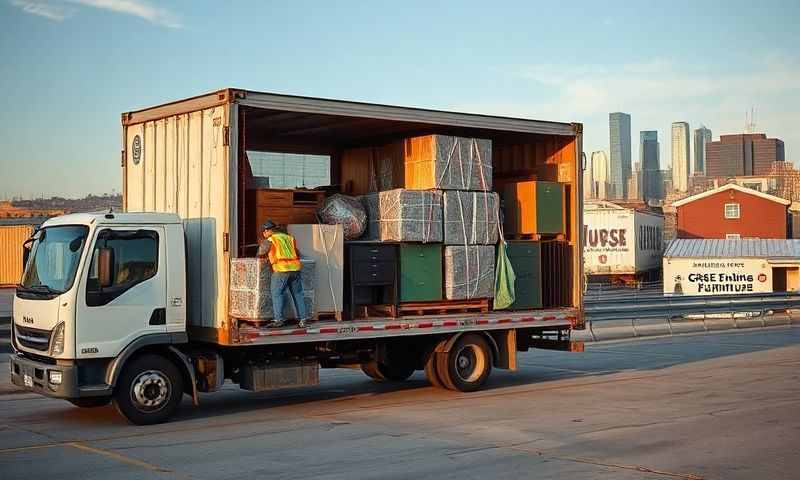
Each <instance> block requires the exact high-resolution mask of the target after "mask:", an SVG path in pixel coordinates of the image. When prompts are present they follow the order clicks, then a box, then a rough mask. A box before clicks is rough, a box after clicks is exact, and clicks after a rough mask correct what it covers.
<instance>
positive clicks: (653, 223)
mask: <svg viewBox="0 0 800 480" xmlns="http://www.w3.org/2000/svg"><path fill="white" fill-rule="evenodd" d="M663 229H664V216H663V215H661V214H659V213H656V212H651V211H646V210H639V209H634V208H626V207H624V206H620V205H617V204H615V203H612V202H607V201H602V200H601V201H588V202H586V204H585V205H584V210H583V242H584V243H583V265H584V270H585V272H586V274H587V275H590V276H591V277H593V278H595V279H597V278H598V277H603V278H606V279H609V280H611V281H612V282H615V283H626V284H628V283H634V282H637V281H640V280H656V279H657V278H658V275H659V273H660V269H661V255H662V253H663V251H664V249H663V240H662V239H663Z"/></svg>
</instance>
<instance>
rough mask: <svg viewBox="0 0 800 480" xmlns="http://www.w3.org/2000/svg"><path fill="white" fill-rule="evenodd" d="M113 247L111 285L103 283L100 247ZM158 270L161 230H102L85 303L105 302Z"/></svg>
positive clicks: (93, 305) (93, 257)
mask: <svg viewBox="0 0 800 480" xmlns="http://www.w3.org/2000/svg"><path fill="white" fill-rule="evenodd" d="M103 248H108V249H111V251H112V256H111V258H112V264H111V285H110V286H106V287H105V288H103V287H101V286H100V282H99V278H98V270H99V269H98V264H97V262H98V258H99V253H100V250H101V249H103ZM157 272H158V233H156V232H154V231H152V230H103V231H101V232H100V234H99V235H98V236H97V242H95V246H94V250H93V251H92V263H91V264H90V266H89V275H88V278H87V282H86V304H87V305H88V306H90V307H97V306H101V305H106V304H108V303H109V302H111V301H112V300H114V299H115V298H117V297H119V296H120V295H122V294H123V293H125V292H126V291H128V290H130V289H131V288H132V287H134V286H136V285H138V284H140V283H142V282H144V281H147V280H149V279H151V278H153V277H154V276H155V275H156V273H157Z"/></svg>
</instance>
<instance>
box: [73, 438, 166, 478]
mask: <svg viewBox="0 0 800 480" xmlns="http://www.w3.org/2000/svg"><path fill="white" fill-rule="evenodd" d="M65 445H68V446H70V447H73V448H77V449H78V450H83V451H86V452H91V453H96V454H98V455H102V456H104V457H108V458H111V459H114V460H117V461H119V462H122V463H127V464H129V465H135V466H137V467H141V468H144V469H147V470H150V471H152V472H159V473H174V472H173V471H172V470H168V469H166V468H163V467H159V466H158V465H153V464H152V463H147V462H145V461H142V460H137V459H135V458H130V457H126V456H125V455H122V454H119V453H117V452H112V451H111V450H106V449H104V448H97V447H90V446H89V445H84V444H83V443H78V442H70V443H67V444H65Z"/></svg>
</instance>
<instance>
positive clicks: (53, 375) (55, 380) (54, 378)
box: [49, 370, 62, 385]
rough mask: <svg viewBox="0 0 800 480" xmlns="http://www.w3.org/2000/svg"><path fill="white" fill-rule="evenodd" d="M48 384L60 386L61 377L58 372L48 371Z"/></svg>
mask: <svg viewBox="0 0 800 480" xmlns="http://www.w3.org/2000/svg"><path fill="white" fill-rule="evenodd" d="M49 375H50V384H51V385H61V380H62V375H61V372H59V371H58V370H50V373H49Z"/></svg>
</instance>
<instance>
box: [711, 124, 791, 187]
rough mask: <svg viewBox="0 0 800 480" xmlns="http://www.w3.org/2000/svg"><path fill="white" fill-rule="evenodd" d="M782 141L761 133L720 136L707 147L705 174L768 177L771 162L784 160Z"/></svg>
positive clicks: (712, 175) (713, 175)
mask: <svg viewBox="0 0 800 480" xmlns="http://www.w3.org/2000/svg"><path fill="white" fill-rule="evenodd" d="M785 160H786V159H785V152H784V146H783V141H781V140H779V139H777V138H767V136H766V135H765V134H763V133H740V134H736V135H720V137H719V141H716V142H708V144H707V145H706V175H707V176H709V177H735V176H742V175H767V174H769V172H770V169H771V168H772V164H773V162H783V161H785Z"/></svg>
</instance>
